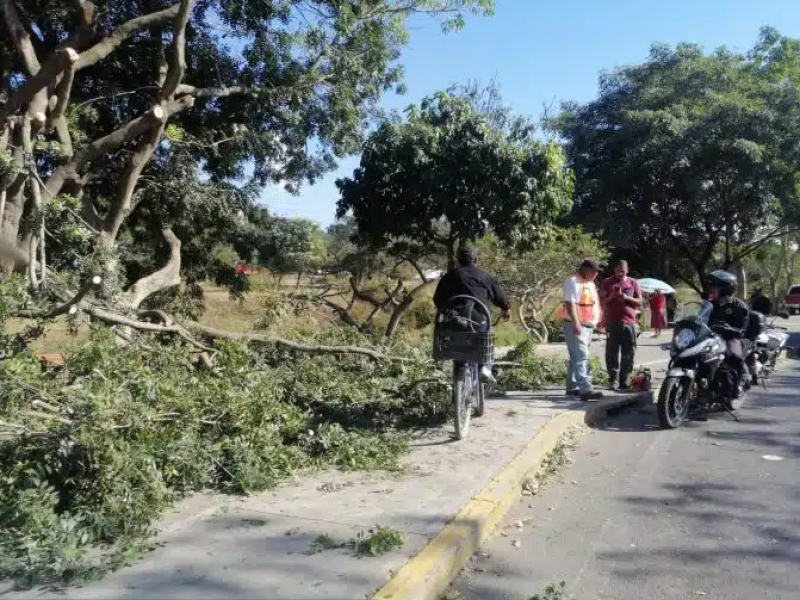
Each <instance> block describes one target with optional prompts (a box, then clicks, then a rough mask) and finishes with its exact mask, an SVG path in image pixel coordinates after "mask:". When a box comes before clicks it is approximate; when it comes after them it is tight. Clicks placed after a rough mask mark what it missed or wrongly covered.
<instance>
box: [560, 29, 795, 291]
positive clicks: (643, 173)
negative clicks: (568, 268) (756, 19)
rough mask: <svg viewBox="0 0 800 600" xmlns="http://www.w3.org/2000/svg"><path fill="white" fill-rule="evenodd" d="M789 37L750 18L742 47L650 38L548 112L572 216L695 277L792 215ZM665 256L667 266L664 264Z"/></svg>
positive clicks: (788, 222) (660, 264)
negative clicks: (641, 58)
mask: <svg viewBox="0 0 800 600" xmlns="http://www.w3.org/2000/svg"><path fill="white" fill-rule="evenodd" d="M798 65H800V45H798V42H797V40H791V39H787V38H783V37H781V36H780V35H778V34H777V32H775V31H774V30H772V29H765V30H762V33H761V37H760V40H759V43H758V44H757V45H756V47H755V48H754V49H753V50H752V52H750V53H749V54H747V55H743V54H736V53H733V52H730V51H729V50H727V49H725V48H721V49H719V50H716V51H715V52H713V53H711V54H704V53H703V52H702V50H701V49H700V48H699V47H698V46H696V45H692V44H680V45H678V46H677V47H676V48H674V49H673V48H670V47H668V46H665V45H655V46H653V48H652V50H651V53H650V57H649V59H648V61H647V62H645V63H643V64H641V65H634V66H629V67H623V68H619V69H616V70H614V71H612V72H610V73H606V74H603V75H602V76H601V78H600V93H599V96H598V98H597V99H596V100H594V101H592V102H589V103H587V104H585V105H577V104H570V105H567V106H566V107H565V110H564V112H563V114H562V115H561V116H560V117H559V118H558V119H556V120H555V121H554V123H553V125H554V127H555V129H557V131H558V132H559V133H560V134H561V135H562V136H563V138H564V140H565V142H566V151H567V155H568V157H569V163H570V165H571V166H572V168H573V169H574V170H575V175H576V199H575V211H574V216H573V218H574V220H575V221H578V222H581V223H584V224H586V225H587V226H588V227H590V229H592V230H593V231H598V232H602V233H603V234H605V235H606V236H607V238H608V239H609V241H610V242H611V243H612V244H615V245H626V246H628V247H631V248H632V249H634V250H638V251H639V252H640V254H641V255H642V256H644V257H646V256H651V257H652V256H653V248H659V249H661V250H660V253H661V256H660V257H658V259H660V260H658V259H657V260H656V261H654V264H652V265H650V266H651V267H653V268H655V269H656V270H660V271H662V273H663V274H664V275H665V276H668V275H669V273H668V272H669V271H670V270H673V271H675V274H677V275H678V276H679V277H682V278H683V279H685V280H687V281H689V282H692V283H694V284H695V285H697V284H698V283H701V281H702V277H703V274H704V273H705V272H707V270H708V268H709V267H710V266H711V265H712V264H714V263H717V264H719V265H720V266H722V267H725V268H730V267H731V266H732V265H734V264H735V263H737V262H739V260H741V258H743V257H744V256H746V255H747V254H748V253H750V252H752V251H754V250H755V249H756V248H757V247H758V246H759V245H761V244H762V243H764V241H765V240H767V239H771V238H773V237H775V236H776V235H780V234H781V233H782V232H784V231H785V230H786V228H787V227H793V226H796V225H797V223H798V214H800V213H799V212H798V207H799V205H798V189H799V188H798V181H799V180H798V175H797V174H798V170H799V169H800V154H798V153H797V151H796V139H797V135H798V133H800V129H799V128H798V124H800V121H798V115H800V111H799V110H798V109H800V86H798V84H800V77H798V76H800V69H798ZM670 265H671V267H672V269H670Z"/></svg>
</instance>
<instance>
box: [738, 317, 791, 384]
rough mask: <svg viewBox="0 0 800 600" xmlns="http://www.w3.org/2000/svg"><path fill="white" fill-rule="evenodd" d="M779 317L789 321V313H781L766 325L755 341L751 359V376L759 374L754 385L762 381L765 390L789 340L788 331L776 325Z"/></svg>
mask: <svg viewBox="0 0 800 600" xmlns="http://www.w3.org/2000/svg"><path fill="white" fill-rule="evenodd" d="M777 317H780V318H781V319H788V318H789V313H787V312H779V313H777V314H776V315H775V317H773V319H772V321H771V322H768V323H766V324H765V326H764V328H763V330H762V331H761V332H760V334H759V335H758V337H757V338H756V340H755V346H754V348H753V358H752V359H751V361H752V365H753V369H752V370H751V375H752V374H753V373H754V372H756V373H757V374H756V379H755V381H754V383H757V382H758V381H760V382H761V385H762V386H764V389H766V387H767V386H766V380H767V379H769V376H770V375H771V374H772V372H773V371H774V370H775V364H776V363H777V362H778V358H779V357H780V355H781V352H783V351H784V350H785V349H786V342H787V341H788V340H789V334H788V333H785V332H786V331H788V329H787V328H786V327H780V326H778V325H775V320H776V319H777ZM748 367H750V365H748ZM759 367H760V368H759Z"/></svg>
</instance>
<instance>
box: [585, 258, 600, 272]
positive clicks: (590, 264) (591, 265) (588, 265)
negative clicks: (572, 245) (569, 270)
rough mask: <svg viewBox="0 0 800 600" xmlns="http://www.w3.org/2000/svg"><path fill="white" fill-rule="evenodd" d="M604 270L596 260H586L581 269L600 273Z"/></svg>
mask: <svg viewBox="0 0 800 600" xmlns="http://www.w3.org/2000/svg"><path fill="white" fill-rule="evenodd" d="M601 268H602V265H601V264H600V261H599V260H597V259H596V258H584V259H583V262H582V263H581V269H591V270H593V271H599V270H600V269H601Z"/></svg>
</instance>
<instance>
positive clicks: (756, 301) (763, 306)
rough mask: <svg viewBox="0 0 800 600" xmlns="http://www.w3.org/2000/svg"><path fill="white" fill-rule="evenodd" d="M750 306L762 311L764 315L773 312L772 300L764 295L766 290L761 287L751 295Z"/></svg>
mask: <svg viewBox="0 0 800 600" xmlns="http://www.w3.org/2000/svg"><path fill="white" fill-rule="evenodd" d="M750 308H752V309H753V310H754V311H756V312H760V313H761V314H762V315H764V316H769V315H770V314H772V302H771V301H770V299H769V298H767V297H766V296H765V295H764V291H763V290H762V289H761V288H760V287H759V288H756V289H755V291H754V292H753V295H752V296H750Z"/></svg>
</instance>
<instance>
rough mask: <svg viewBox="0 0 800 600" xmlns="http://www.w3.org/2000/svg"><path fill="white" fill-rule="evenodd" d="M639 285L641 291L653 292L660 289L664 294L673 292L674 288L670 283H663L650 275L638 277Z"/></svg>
mask: <svg viewBox="0 0 800 600" xmlns="http://www.w3.org/2000/svg"><path fill="white" fill-rule="evenodd" d="M638 281H639V287H640V288H642V291H643V292H647V293H653V292H657V291H659V290H660V291H662V292H663V293H665V294H674V293H675V288H673V287H672V286H671V285H670V284H668V283H664V282H663V281H661V280H660V279H653V278H652V277H645V278H644V279H639V280H638Z"/></svg>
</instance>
